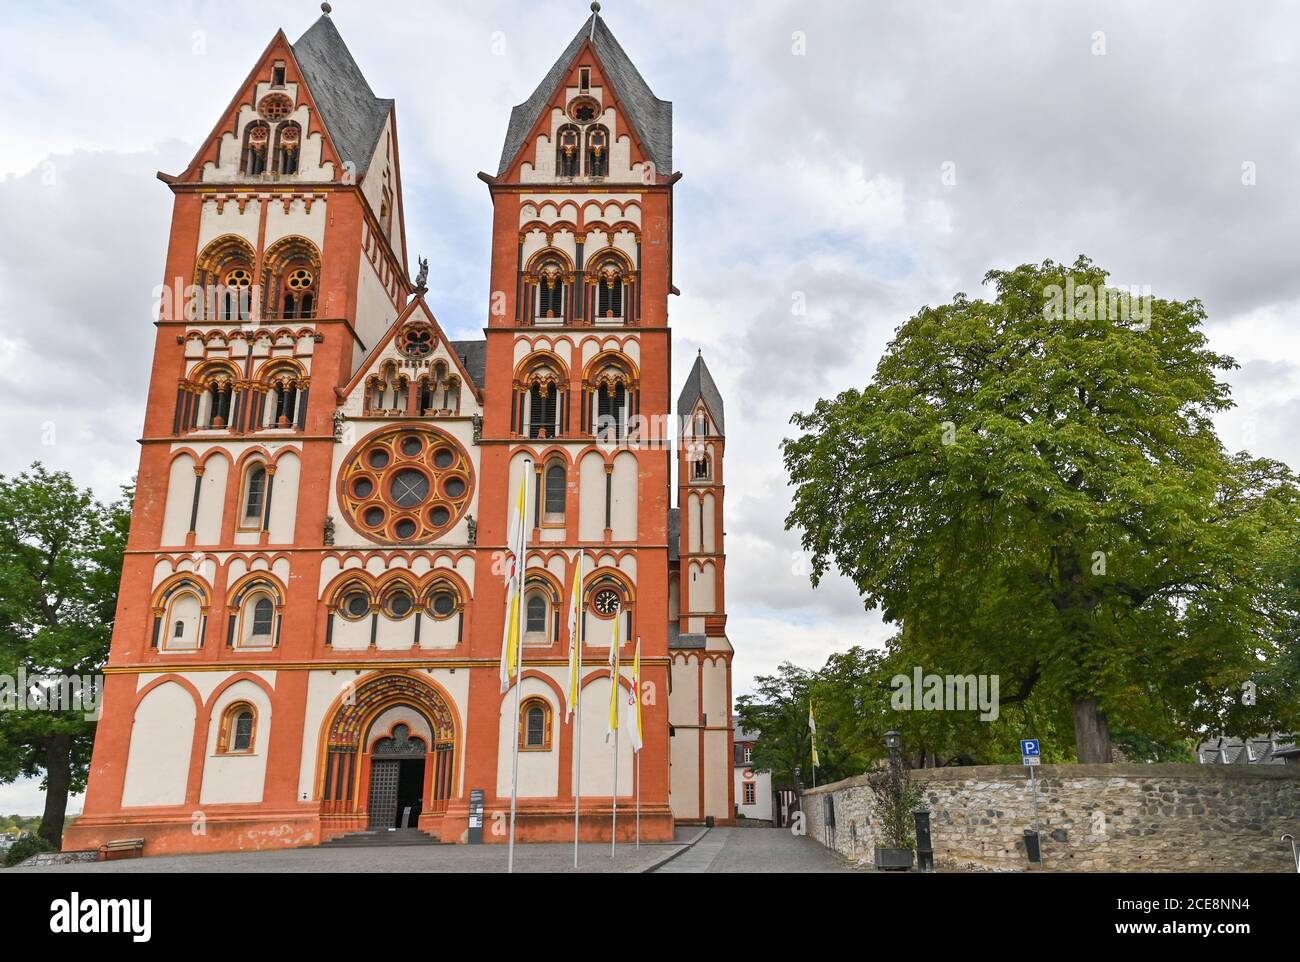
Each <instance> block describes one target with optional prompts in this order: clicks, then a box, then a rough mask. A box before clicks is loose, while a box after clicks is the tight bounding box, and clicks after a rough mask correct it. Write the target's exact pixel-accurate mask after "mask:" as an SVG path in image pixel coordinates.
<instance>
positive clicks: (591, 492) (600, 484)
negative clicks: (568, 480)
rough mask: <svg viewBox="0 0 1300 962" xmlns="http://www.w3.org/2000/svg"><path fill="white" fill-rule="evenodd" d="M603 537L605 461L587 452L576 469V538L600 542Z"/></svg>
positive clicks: (591, 452) (595, 454)
mask: <svg viewBox="0 0 1300 962" xmlns="http://www.w3.org/2000/svg"><path fill="white" fill-rule="evenodd" d="M604 536H605V461H604V459H603V458H601V456H600V455H599V454H597V453H596V452H594V451H589V452H588V453H587V454H586V455H585V456H584V457H583V459H582V463H581V465H579V468H578V537H579V538H581V539H582V540H583V541H600V540H601V539H602V538H604Z"/></svg>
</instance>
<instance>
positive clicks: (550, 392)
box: [528, 383, 559, 438]
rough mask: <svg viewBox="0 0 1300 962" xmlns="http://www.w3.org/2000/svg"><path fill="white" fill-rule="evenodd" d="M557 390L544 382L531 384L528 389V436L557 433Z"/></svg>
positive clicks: (549, 435)
mask: <svg viewBox="0 0 1300 962" xmlns="http://www.w3.org/2000/svg"><path fill="white" fill-rule="evenodd" d="M557 395H558V392H557V391H556V390H555V389H554V388H553V387H549V386H548V385H545V384H536V383H535V384H533V386H532V387H531V388H530V389H529V391H528V436H529V437H530V438H553V437H555V436H556V435H557V434H558V433H559V426H558V424H557V422H556V412H557V405H556V400H557Z"/></svg>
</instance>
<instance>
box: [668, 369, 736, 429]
mask: <svg viewBox="0 0 1300 962" xmlns="http://www.w3.org/2000/svg"><path fill="white" fill-rule="evenodd" d="M700 398H703V399H704V406H705V407H707V408H708V409H709V414H711V415H712V416H713V423H714V426H715V427H717V429H718V433H719V434H725V433H726V428H725V427H724V425H723V417H722V394H721V392H719V391H718V386H717V385H716V384H714V383H713V375H712V374H710V373H709V366H708V365H707V364H705V363H704V355H703V354H698V355H696V357H695V366H694V367H692V368H691V373H690V374H688V375H686V384H685V385H683V387H682V393H681V394H679V395H678V396H677V416H678V417H683V418H684V417H690V414H691V412H692V411H693V410H694V409H695V402H696V401H697V400H699V399H700Z"/></svg>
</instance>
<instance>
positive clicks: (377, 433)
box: [64, 14, 735, 855]
mask: <svg viewBox="0 0 1300 962" xmlns="http://www.w3.org/2000/svg"><path fill="white" fill-rule="evenodd" d="M467 174H468V172H467ZM479 177H480V178H481V179H482V180H483V181H484V183H485V184H486V187H487V191H488V194H489V196H490V198H491V202H492V212H493V231H492V251H491V285H490V290H489V291H488V292H487V294H488V297H487V298H486V299H485V303H486V309H485V311H484V315H483V321H484V323H485V327H484V337H483V338H482V339H480V340H472V341H452V340H449V339H448V337H447V336H446V334H445V332H444V330H443V328H442V327H441V325H440V324H439V322H438V320H437V318H436V317H435V315H434V311H433V309H432V307H431V306H430V305H429V304H428V303H426V300H425V297H424V294H425V285H424V275H425V270H427V268H422V269H421V270H420V271H419V276H418V277H417V279H416V280H415V281H412V279H411V278H410V274H409V270H408V256H407V250H406V238H405V224H404V217H403V198H402V181H401V164H400V152H399V149H398V138H397V122H396V110H395V106H394V103H393V101H391V100H385V99H382V98H378V97H376V96H375V95H374V94H373V92H372V91H371V89H370V86H369V85H368V83H367V82H366V80H365V78H364V76H363V75H362V73H361V71H360V69H359V68H358V66H357V64H356V63H355V62H354V60H353V59H352V56H351V54H350V53H349V52H348V49H347V47H346V45H345V44H344V42H343V40H342V38H341V37H340V35H339V33H338V31H337V29H336V28H335V25H334V23H333V22H332V20H331V19H330V17H329V15H328V14H326V15H325V16H322V17H321V18H320V19H319V20H318V21H316V23H315V24H314V25H313V26H312V27H311V28H310V29H309V30H307V32H306V33H305V34H304V35H303V36H302V37H301V38H300V39H299V40H298V41H297V42H295V43H290V42H289V41H288V39H287V38H286V36H285V35H284V33H283V32H280V33H277V35H276V36H275V38H274V39H273V40H272V41H271V43H270V45H269V46H268V47H267V48H266V51H265V53H263V54H262V56H261V57H260V58H259V59H258V61H257V63H256V65H255V66H254V68H253V70H252V72H251V73H250V74H249V75H248V77H247V78H246V79H245V81H244V82H243V84H242V85H241V86H240V87H239V89H238V90H237V91H236V92H235V95H234V97H233V99H232V100H231V102H230V105H229V107H228V108H227V109H226V112H225V113H224V114H223V115H222V116H221V117H220V118H219V119H218V120H217V123H216V126H215V127H214V128H213V130H212V133H211V134H210V136H209V137H208V138H207V140H206V141H205V142H204V144H203V146H202V148H201V149H200V150H199V152H198V154H197V156H196V157H195V158H194V160H193V162H192V163H191V164H190V166H189V167H188V168H187V169H186V170H185V171H183V172H182V173H180V174H177V175H175V176H170V175H164V174H160V175H159V178H160V179H161V180H162V181H163V182H164V183H165V184H166V185H167V186H168V187H170V189H171V191H172V193H173V194H174V213H173V218H172V227H171V236H170V242H169V246H168V251H167V262H166V272H165V285H166V287H167V289H169V290H172V291H173V292H175V291H179V290H185V292H186V294H185V296H184V298H176V300H181V301H182V302H183V306H182V308H181V309H180V310H168V307H167V305H166V304H164V307H163V310H162V311H161V313H160V317H159V320H158V322H157V325H156V337H155V343H154V361H153V368H152V379H151V383H150V386H149V394H148V406H147V409H146V411H145V421H144V435H143V438H142V440H141V445H142V453H141V458H140V466H139V475H138V488H137V490H138V494H137V500H136V504H135V512H134V516H133V518H132V525H131V537H130V543H129V547H128V551H127V556H126V560H125V565H124V571H123V578H122V588H121V596H120V603H119V607H118V613H117V623H116V630H115V633H114V637H113V643H112V651H111V655H110V658H109V664H108V667H107V669H106V682H105V693H104V701H103V711H102V717H101V719H100V721H99V725H98V732H97V735H96V739H95V746H94V756H93V761H92V765H91V773H90V780H89V786H88V790H87V794H86V800H85V808H84V813H83V814H82V815H81V817H80V818H78V819H77V820H76V822H75V824H73V825H72V826H71V827H70V828H69V830H68V831H67V833H66V834H65V842H64V844H65V847H67V848H68V849H85V848H93V847H95V846H98V845H100V844H103V843H105V842H108V841H111V840H115V839H122V838H143V839H145V854H147V855H148V854H160V853H168V852H183V851H217V850H234V849H258V848H274V847H286V846H300V845H311V844H315V843H318V842H321V841H324V840H327V839H329V838H331V837H335V836H338V835H342V834H346V833H350V832H356V831H364V830H375V829H387V828H393V827H398V826H401V825H404V824H405V825H410V826H418V827H419V828H420V829H422V830H424V831H427V832H429V833H431V834H434V835H436V836H438V837H439V838H440V839H441V840H443V841H444V842H456V841H464V840H465V838H466V834H467V826H468V824H469V810H470V795H471V792H473V791H475V790H481V791H482V792H483V793H484V796H485V799H486V813H487V831H486V832H485V840H487V841H503V840H504V835H501V834H500V833H499V832H497V831H494V830H493V829H494V825H499V824H501V822H502V820H501V819H500V818H499V815H500V813H502V812H504V811H506V810H507V809H508V807H509V796H510V788H511V757H512V753H513V749H514V744H512V740H514V741H515V742H517V744H518V748H519V783H518V785H519V788H518V791H519V822H518V825H519V829H518V832H519V838H520V839H521V840H524V841H528V840H548V841H558V840H566V839H571V838H572V831H573V806H574V794H575V788H580V790H581V795H582V811H583V819H582V834H583V837H584V838H586V839H591V840H596V839H602V838H603V839H606V840H607V839H608V838H609V832H610V818H609V815H610V809H611V805H612V803H613V796H614V793H615V788H614V785H615V780H614V770H613V763H614V757H615V748H614V745H613V743H612V742H611V743H608V744H607V743H606V739H605V729H606V721H605V716H606V714H607V711H608V707H607V706H608V704H609V695H610V691H609V686H610V684H611V679H610V671H609V668H608V667H607V662H608V656H609V645H610V643H611V638H612V636H613V628H614V619H615V618H621V619H623V620H624V623H623V624H622V625H621V631H620V633H619V634H620V636H621V638H622V639H624V641H625V647H624V650H623V655H622V662H623V665H624V673H623V675H622V677H620V679H619V684H622V685H625V686H626V685H628V684H630V682H629V679H628V675H629V674H630V672H629V671H628V670H627V668H628V667H629V666H630V663H631V654H632V646H633V643H634V640H635V639H636V638H638V637H639V638H640V640H641V645H642V686H641V689H642V690H641V692H640V697H641V700H642V705H643V712H644V743H645V744H644V749H643V752H642V755H641V763H640V766H639V779H640V785H639V789H640V797H641V813H642V818H641V834H642V837H643V838H646V839H667V838H669V837H671V835H672V832H673V827H674V823H675V822H699V821H703V820H705V819H706V818H713V819H715V820H716V821H717V822H719V823H727V822H729V821H730V820H731V819H732V818H733V813H734V810H735V809H734V803H735V799H734V798H733V795H734V789H733V783H732V771H731V769H732V727H731V712H730V705H731V658H732V649H731V645H730V643H729V641H728V639H727V635H726V614H725V612H726V608H725V603H724V591H723V584H724V562H725V559H724V554H723V543H722V542H723V491H724V488H723V453H724V426H723V405H722V399H721V396H720V395H719V392H718V390H717V387H716V386H715V384H714V382H713V379H712V377H711V376H710V374H709V371H708V369H707V368H706V367H705V365H704V362H703V359H702V358H694V359H692V361H693V366H692V367H691V368H690V371H689V374H688V375H687V376H686V378H685V380H684V387H683V389H682V390H681V392H680V395H679V397H678V398H677V404H676V410H675V411H674V410H673V408H672V404H671V381H672V336H671V331H670V328H669V326H668V300H669V295H670V294H675V293H676V290H675V288H674V287H673V278H672V259H673V230H672V212H673V190H674V185H675V184H676V182H677V180H678V179H679V177H680V175H679V174H677V173H675V172H674V170H673V166H672V105H671V104H670V103H668V102H667V101H663V100H660V99H658V98H657V97H656V96H655V95H654V94H653V93H652V92H651V90H650V87H649V86H648V84H647V83H646V81H645V80H644V79H643V78H642V77H641V75H640V73H639V72H638V71H637V69H636V67H635V66H633V64H632V62H631V61H630V60H629V58H628V56H627V55H626V54H625V53H624V51H623V48H622V47H621V46H620V45H619V43H618V41H617V40H615V39H614V36H613V35H612V34H611V33H610V31H609V29H608V27H607V26H606V24H605V22H604V21H603V20H602V19H601V18H600V17H599V15H598V14H594V15H593V16H592V17H591V18H589V19H588V20H587V21H586V22H585V23H584V24H583V25H582V28H581V29H580V30H579V31H578V33H577V35H576V36H575V37H574V38H573V40H572V42H571V43H570V44H569V45H568V47H567V48H566V49H565V50H564V52H563V53H562V54H561V55H560V57H559V59H558V60H557V61H556V62H555V64H554V66H553V67H552V68H551V69H550V71H549V72H548V73H547V74H546V76H545V78H544V79H543V80H542V82H541V84H540V85H539V86H538V87H537V89H536V90H535V91H534V92H533V94H532V95H531V96H530V97H529V98H528V99H527V100H526V101H524V103H522V104H520V105H519V106H517V107H515V108H514V110H513V112H512V114H511V116H510V118H509V126H508V130H507V134H506V140H505V145H504V149H503V151H502V155H501V160H500V163H499V165H498V167H497V169H496V171H495V173H494V174H491V175H489V174H486V173H482V174H479ZM434 269H435V270H439V269H441V270H454V269H457V265H454V264H445V265H435V267H434ZM674 416H675V420H676V422H677V423H679V424H684V425H685V430H684V432H682V434H683V435H684V437H685V442H682V441H681V440H680V438H679V439H678V440H677V441H676V442H672V441H669V442H665V441H664V440H663V438H662V431H660V430H659V429H658V428H653V427H649V426H651V425H663V424H665V423H667V422H668V421H669V420H670V419H673V418H674ZM526 465H527V466H529V467H528V468H527V469H528V470H532V471H534V472H535V473H536V477H535V484H534V485H533V486H532V490H533V491H534V492H535V497H534V498H533V499H532V500H533V503H532V505H531V506H530V515H531V517H530V521H531V537H530V543H529V553H528V564H527V587H526V601H525V619H526V625H525V628H526V634H525V637H524V664H523V670H522V673H521V681H520V684H521V685H522V688H521V689H520V693H519V694H520V705H521V707H520V710H519V712H518V714H516V712H515V704H516V699H515V697H514V696H515V693H514V692H513V691H510V692H507V693H506V694H504V695H503V694H502V693H501V691H500V681H499V668H498V666H499V657H500V648H501V639H502V624H503V618H504V615H505V604H504V598H505V586H504V583H503V578H502V567H503V566H502V558H503V555H504V551H505V545H506V540H507V523H508V518H507V515H508V502H509V500H510V498H509V492H511V491H513V490H515V488H516V486H517V483H518V480H519V477H520V472H521V471H523V470H525V466H526ZM674 483H675V485H676V492H675V494H674V493H673V492H672V491H671V488H672V486H673V485H674ZM579 554H581V555H583V557H584V565H583V567H584V571H585V572H587V576H586V578H585V583H584V585H583V601H582V604H583V612H584V618H585V625H586V637H585V642H586V643H585V648H584V651H583V673H582V679H583V686H584V688H583V696H582V700H581V710H582V719H581V722H582V723H581V726H580V730H581V741H582V745H581V756H582V765H581V785H580V786H578V785H575V764H574V763H575V756H576V754H577V749H578V745H577V743H576V739H575V732H577V731H578V730H579V726H578V725H576V724H574V723H566V721H565V714H566V711H565V709H566V705H565V696H564V681H565V677H566V670H567V669H566V661H565V655H566V651H567V645H568V640H569V638H568V635H569V629H568V618H567V615H566V612H567V609H568V605H569V601H570V599H569V593H570V584H571V581H572V573H573V568H574V565H575V563H576V561H577V558H578V556H579ZM619 737H620V738H621V739H623V741H622V744H621V746H620V748H619V754H618V761H619V771H618V776H617V786H618V788H617V794H618V796H619V807H620V809H622V808H623V807H624V806H630V805H631V803H632V800H633V797H634V794H635V792H636V790H637V788H638V786H637V782H636V779H637V778H638V775H637V772H638V768H637V767H636V766H635V764H634V761H633V753H632V752H631V751H630V749H629V745H628V743H627V740H626V733H625V732H624V733H622V734H620V736H619ZM618 827H619V833H620V836H621V837H624V838H630V837H631V835H632V833H633V831H634V826H633V823H632V820H631V819H630V818H627V819H624V818H622V817H620V819H619V823H618Z"/></svg>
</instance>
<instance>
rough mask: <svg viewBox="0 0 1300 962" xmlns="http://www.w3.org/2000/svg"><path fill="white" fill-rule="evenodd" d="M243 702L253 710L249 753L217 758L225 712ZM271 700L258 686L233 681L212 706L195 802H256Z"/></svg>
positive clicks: (263, 774) (263, 775) (259, 795)
mask: <svg viewBox="0 0 1300 962" xmlns="http://www.w3.org/2000/svg"><path fill="white" fill-rule="evenodd" d="M237 701H246V702H248V703H250V704H251V705H252V706H253V707H254V708H256V709H257V724H256V728H255V730H254V739H253V751H252V752H251V753H249V754H246V755H218V754H217V739H218V738H219V737H220V734H221V720H222V715H223V714H224V713H225V709H226V708H227V707H228V706H229V705H231V704H232V703H234V702H237ZM272 721H273V719H272V718H271V700H270V698H268V697H267V694H266V692H265V691H264V690H263V689H262V687H261V686H260V685H255V684H253V683H252V682H251V681H247V680H245V681H237V682H235V684H233V685H231V686H230V687H229V688H227V689H226V690H225V691H223V692H222V693H221V695H220V697H219V698H218V699H217V700H216V702H215V703H214V704H213V706H212V714H211V720H210V722H209V724H208V740H207V757H206V758H205V759H204V765H203V787H202V789H201V790H200V793H199V801H200V802H201V803H202V804H204V805H222V804H234V803H237V802H248V803H252V802H260V801H261V800H262V795H263V788H264V785H265V783H266V759H267V755H268V751H267V750H268V748H269V746H270V744H271V724H272Z"/></svg>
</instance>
